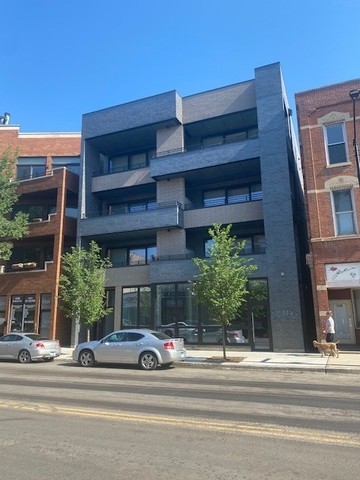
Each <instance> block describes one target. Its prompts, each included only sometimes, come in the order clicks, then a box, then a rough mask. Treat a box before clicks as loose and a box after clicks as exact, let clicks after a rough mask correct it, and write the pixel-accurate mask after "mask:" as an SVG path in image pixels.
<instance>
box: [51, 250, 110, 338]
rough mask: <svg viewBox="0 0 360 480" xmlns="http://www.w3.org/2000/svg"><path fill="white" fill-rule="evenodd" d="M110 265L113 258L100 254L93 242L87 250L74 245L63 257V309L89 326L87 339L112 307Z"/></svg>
mask: <svg viewBox="0 0 360 480" xmlns="http://www.w3.org/2000/svg"><path fill="white" fill-rule="evenodd" d="M109 267H111V263H110V261H109V260H108V258H105V259H103V258H102V257H101V250H100V247H99V245H98V244H97V243H96V242H94V241H91V242H90V245H89V249H88V250H85V249H84V248H79V247H72V248H71V252H69V253H65V254H64V255H63V256H62V274H61V276H60V280H59V288H60V298H61V308H62V310H63V311H64V314H65V316H66V317H67V318H69V319H71V320H76V322H78V323H79V324H81V325H85V326H86V327H87V339H88V340H89V339H90V327H91V326H92V325H93V324H94V323H95V322H96V321H97V320H99V319H100V318H102V317H104V316H105V315H107V314H109V313H110V312H111V310H112V309H111V308H106V306H105V269H106V268H109Z"/></svg>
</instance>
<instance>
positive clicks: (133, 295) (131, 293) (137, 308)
mask: <svg viewBox="0 0 360 480" xmlns="http://www.w3.org/2000/svg"><path fill="white" fill-rule="evenodd" d="M121 324H122V328H130V327H134V328H149V327H150V326H151V288H150V287H131V288H127V287H126V288H123V291H122V317H121Z"/></svg>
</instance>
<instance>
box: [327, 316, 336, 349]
mask: <svg viewBox="0 0 360 480" xmlns="http://www.w3.org/2000/svg"><path fill="white" fill-rule="evenodd" d="M325 333H326V341H327V342H333V341H334V337H335V322H334V319H333V317H332V312H331V310H329V311H328V312H326V321H325Z"/></svg>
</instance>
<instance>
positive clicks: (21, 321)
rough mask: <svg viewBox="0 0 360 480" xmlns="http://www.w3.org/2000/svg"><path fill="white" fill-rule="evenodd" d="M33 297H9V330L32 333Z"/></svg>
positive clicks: (34, 300)
mask: <svg viewBox="0 0 360 480" xmlns="http://www.w3.org/2000/svg"><path fill="white" fill-rule="evenodd" d="M35 303H36V297H35V295H14V296H13V297H11V330H12V331H18V332H28V333H30V332H34V327H35Z"/></svg>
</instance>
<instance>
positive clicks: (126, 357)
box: [72, 329, 186, 370]
mask: <svg viewBox="0 0 360 480" xmlns="http://www.w3.org/2000/svg"><path fill="white" fill-rule="evenodd" d="M72 358H73V360H74V361H75V362H78V363H79V364H80V365H81V366H82V367H92V366H94V365H95V364H96V363H119V364H134V365H139V366H140V367H141V368H142V369H144V370H154V369H155V368H156V367H157V366H158V365H161V366H163V367H165V368H166V367H169V366H170V365H172V363H173V362H178V361H180V360H185V358H186V350H185V348H184V339H183V338H170V337H169V336H168V335H165V334H164V333H162V332H156V331H154V330H147V329H134V330H118V331H115V332H112V333H110V334H109V335H107V336H106V337H104V338H102V339H101V340H95V341H92V342H84V343H79V345H77V346H76V347H75V350H74V351H73V355H72Z"/></svg>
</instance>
